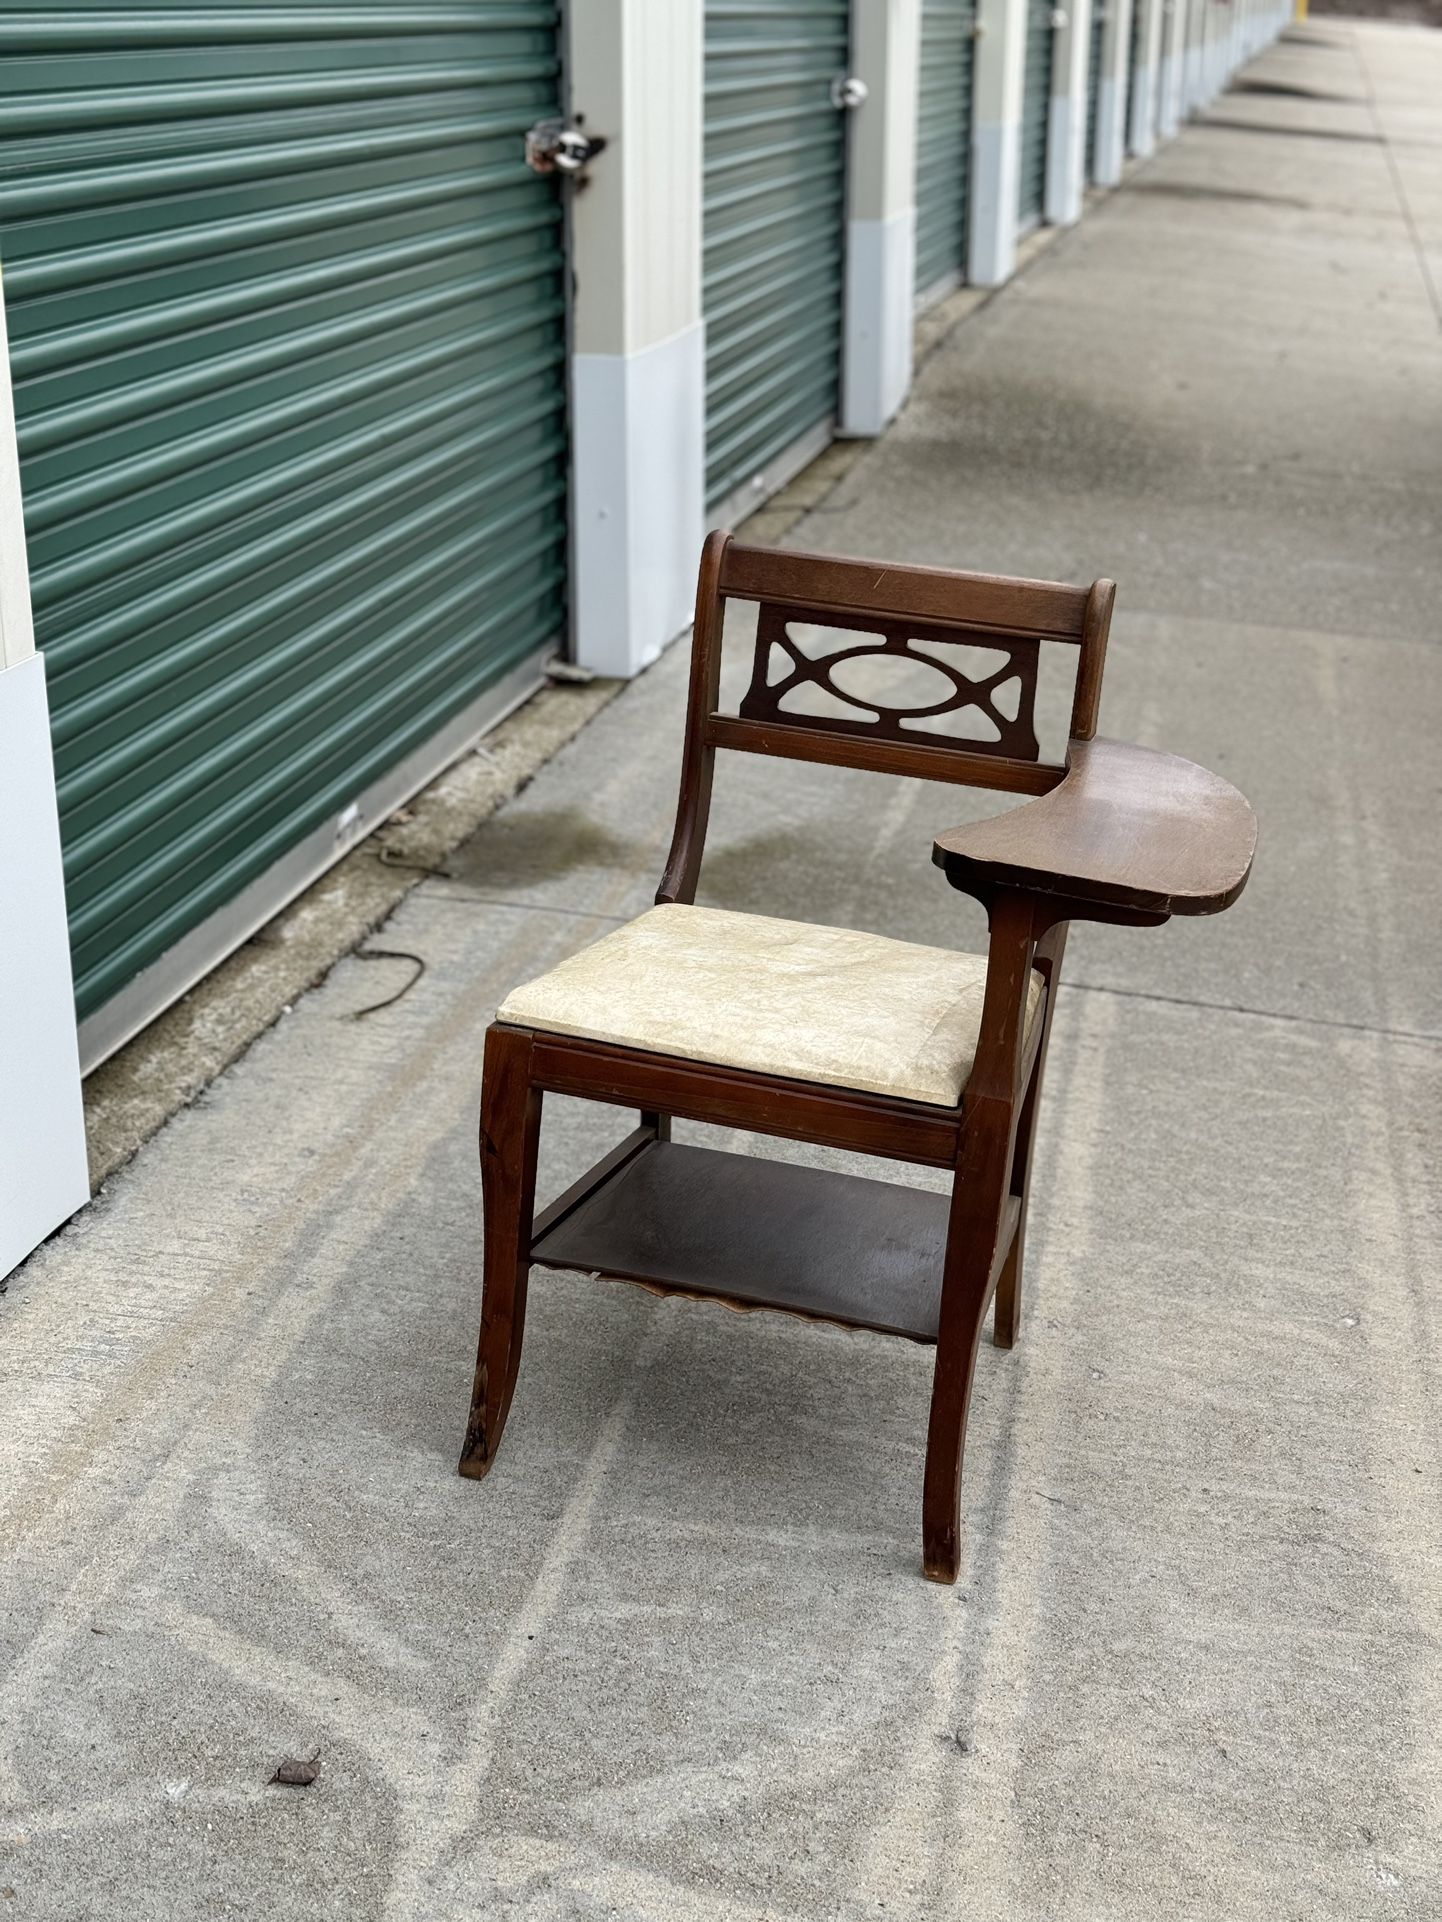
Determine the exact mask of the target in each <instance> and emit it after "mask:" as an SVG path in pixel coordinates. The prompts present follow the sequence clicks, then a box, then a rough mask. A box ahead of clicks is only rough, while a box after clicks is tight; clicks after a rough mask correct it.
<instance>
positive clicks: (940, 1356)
mask: <svg viewBox="0 0 1442 1922" xmlns="http://www.w3.org/2000/svg"><path fill="white" fill-rule="evenodd" d="M988 1123H989V1125H988ZM1009 1123H1010V1116H1009V1114H1008V1113H1007V1112H1005V1111H1002V1112H1000V1113H998V1114H996V1115H995V1116H992V1117H985V1118H983V1117H978V1119H977V1120H975V1121H974V1122H973V1123H972V1124H971V1126H970V1128H969V1129H968V1137H969V1138H968V1143H967V1147H966V1148H965V1149H964V1150H963V1155H962V1160H961V1164H960V1166H959V1167H958V1169H957V1175H956V1182H955V1186H954V1187H953V1190H952V1197H951V1219H950V1222H949V1224H948V1227H947V1237H946V1264H945V1270H944V1273H943V1278H942V1289H941V1326H940V1329H939V1330H938V1334H937V1343H936V1373H935V1375H934V1376H933V1379H932V1390H931V1419H930V1422H929V1424H928V1427H927V1435H926V1479H925V1484H924V1488H923V1492H922V1504H921V1538H922V1561H923V1565H924V1567H925V1570H926V1573H927V1576H928V1577H929V1579H930V1580H931V1581H933V1582H948V1583H950V1582H954V1581H955V1580H956V1578H957V1574H958V1572H959V1570H960V1567H961V1469H962V1458H963V1454H964V1451H965V1446H966V1422H967V1416H968V1415H969V1414H970V1412H971V1384H972V1379H973V1377H974V1375H975V1373H976V1354H977V1350H978V1348H979V1347H980V1346H981V1332H982V1328H983V1326H984V1324H985V1321H986V1311H987V1306H988V1303H989V1301H990V1292H989V1291H990V1284H991V1273H992V1268H993V1265H994V1263H995V1261H996V1255H997V1248H998V1243H999V1241H1000V1237H1001V1221H1002V1215H1003V1212H1004V1209H1005V1202H1006V1194H1007V1175H1008V1172H1009V1164H1010V1153H1009V1149H1010V1146H1011V1141H1010V1125H1009Z"/></svg>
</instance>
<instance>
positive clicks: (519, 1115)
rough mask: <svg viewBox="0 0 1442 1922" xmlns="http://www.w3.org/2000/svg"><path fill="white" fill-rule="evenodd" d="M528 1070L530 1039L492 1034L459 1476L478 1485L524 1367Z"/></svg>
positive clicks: (530, 1205) (534, 1125) (537, 1108)
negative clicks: (479, 1274) (470, 1372)
mask: <svg viewBox="0 0 1442 1922" xmlns="http://www.w3.org/2000/svg"><path fill="white" fill-rule="evenodd" d="M530 1070H531V1037H530V1035H529V1034H527V1033H526V1032H524V1031H523V1030H521V1029H517V1028H503V1027H499V1026H496V1027H492V1028H491V1029H490V1030H489V1031H488V1032H487V1035H486V1056H485V1067H484V1070H483V1075H482V1082H481V1183H482V1191H483V1195H484V1219H485V1248H484V1251H483V1282H482V1292H481V1341H480V1349H479V1352H478V1354H477V1356H476V1380H475V1387H474V1389H473V1391H472V1394H471V1414H470V1420H469V1421H468V1422H467V1424H466V1439H465V1445H464V1446H463V1448H462V1449H461V1460H460V1472H461V1474H463V1475H468V1476H470V1477H471V1479H472V1480H475V1481H479V1480H480V1479H481V1477H482V1476H483V1475H485V1474H486V1473H487V1472H488V1471H489V1469H490V1467H491V1464H492V1462H494V1460H495V1459H496V1450H497V1449H498V1448H499V1447H500V1445H501V1434H502V1431H503V1430H504V1428H505V1425H506V1416H507V1414H508V1413H509V1412H510V1407H511V1395H512V1392H513V1391H514V1389H515V1386H516V1372H517V1370H518V1369H519V1368H520V1365H521V1337H522V1335H523V1334H524V1332H525V1326H526V1281H527V1277H528V1275H529V1273H530V1266H531V1222H532V1217H533V1215H534V1213H535V1202H536V1149H537V1146H538V1144H539V1141H540V1134H541V1091H540V1089H539V1088H536V1087H533V1086H532V1085H531V1074H530Z"/></svg>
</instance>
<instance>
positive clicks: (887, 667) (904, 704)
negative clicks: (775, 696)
mask: <svg viewBox="0 0 1442 1922" xmlns="http://www.w3.org/2000/svg"><path fill="white" fill-rule="evenodd" d="M828 679H829V680H830V681H831V684H832V686H833V687H835V688H836V689H837V691H838V692H839V693H841V694H843V695H845V697H846V698H847V699H848V700H851V701H856V702H857V703H858V704H859V705H861V706H865V707H869V708H877V707H882V708H889V709H890V710H891V711H892V712H893V713H906V714H923V713H932V712H935V711H936V710H937V709H939V708H943V707H949V706H950V705H951V703H952V702H953V701H954V700H955V699H956V697H957V690H956V683H955V681H953V680H952V678H951V676H950V675H949V674H947V673H944V672H943V670H942V669H941V668H939V667H934V666H933V665H932V663H931V662H930V661H922V660H918V659H917V657H916V656H915V655H914V654H912V655H904V654H890V653H887V652H885V651H884V650H883V649H881V648H875V649H870V650H868V651H867V652H866V653H864V654H852V655H849V656H848V657H847V658H846V659H845V660H843V661H837V662H836V663H835V664H834V665H833V666H832V667H831V668H830V670H829V673H828Z"/></svg>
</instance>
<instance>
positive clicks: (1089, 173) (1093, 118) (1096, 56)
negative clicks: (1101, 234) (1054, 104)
mask: <svg viewBox="0 0 1442 1922" xmlns="http://www.w3.org/2000/svg"><path fill="white" fill-rule="evenodd" d="M1106 31H1107V9H1106V8H1105V7H1104V6H1103V5H1102V4H1101V0H1092V18H1091V41H1090V45H1089V47H1088V50H1087V127H1086V152H1085V154H1084V155H1083V157H1082V172H1083V173H1084V174H1085V176H1086V178H1087V179H1088V180H1094V179H1095V178H1096V170H1097V101H1098V99H1099V98H1100V96H1101V87H1102V43H1103V41H1104V40H1105V39H1106Z"/></svg>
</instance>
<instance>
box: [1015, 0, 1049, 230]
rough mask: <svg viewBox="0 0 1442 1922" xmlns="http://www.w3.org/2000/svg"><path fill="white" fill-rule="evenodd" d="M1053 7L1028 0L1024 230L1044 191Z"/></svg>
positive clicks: (1020, 198) (1036, 214)
mask: <svg viewBox="0 0 1442 1922" xmlns="http://www.w3.org/2000/svg"><path fill="white" fill-rule="evenodd" d="M1051 15H1052V9H1051V5H1050V0H1046V4H1042V0H1027V10H1026V67H1025V72H1024V77H1023V80H1022V102H1021V168H1020V178H1019V186H1018V194H1017V224H1018V225H1019V226H1020V227H1021V229H1022V230H1023V232H1024V231H1025V230H1026V229H1027V228H1028V227H1034V226H1035V225H1036V224H1037V222H1038V221H1039V220H1040V219H1041V210H1042V200H1043V196H1044V194H1045V191H1046V135H1047V120H1048V117H1049V115H1050V112H1051V55H1052V24H1051Z"/></svg>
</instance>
